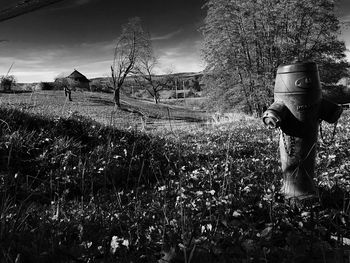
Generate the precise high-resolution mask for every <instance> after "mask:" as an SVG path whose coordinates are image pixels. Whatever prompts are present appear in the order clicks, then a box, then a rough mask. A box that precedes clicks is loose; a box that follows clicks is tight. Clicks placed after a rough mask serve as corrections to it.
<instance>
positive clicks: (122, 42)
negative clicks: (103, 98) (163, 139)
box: [111, 17, 150, 108]
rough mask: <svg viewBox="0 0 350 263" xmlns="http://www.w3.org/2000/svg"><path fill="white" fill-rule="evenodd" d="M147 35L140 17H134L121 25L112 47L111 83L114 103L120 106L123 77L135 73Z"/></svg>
mask: <svg viewBox="0 0 350 263" xmlns="http://www.w3.org/2000/svg"><path fill="white" fill-rule="evenodd" d="M148 41H150V39H149V37H147V35H146V34H145V32H144V30H143V28H142V25H141V19H140V18H139V17H134V18H131V19H129V21H128V22H127V23H126V24H124V25H123V26H122V32H121V35H120V36H119V38H118V40H117V44H116V46H115V49H114V58H113V64H112V66H111V82H112V83H111V84H112V87H113V90H114V102H115V105H116V106H117V107H118V108H120V107H121V104H120V91H121V89H122V87H123V84H124V82H125V79H126V78H127V77H128V76H130V75H133V74H135V71H136V65H137V63H138V61H139V59H140V56H141V54H142V52H143V51H142V50H143V49H145V47H147V46H148V45H149V43H148Z"/></svg>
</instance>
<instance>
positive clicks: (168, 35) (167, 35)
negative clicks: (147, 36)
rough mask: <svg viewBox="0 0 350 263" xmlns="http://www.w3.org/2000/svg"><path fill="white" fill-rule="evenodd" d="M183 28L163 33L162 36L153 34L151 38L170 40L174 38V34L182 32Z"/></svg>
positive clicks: (154, 39)
mask: <svg viewBox="0 0 350 263" xmlns="http://www.w3.org/2000/svg"><path fill="white" fill-rule="evenodd" d="M182 31H183V30H182V29H178V30H176V31H174V32H170V33H168V34H165V35H162V36H153V37H151V40H153V41H157V40H168V39H171V38H173V37H174V36H176V35H178V34H180V33H181V32H182Z"/></svg>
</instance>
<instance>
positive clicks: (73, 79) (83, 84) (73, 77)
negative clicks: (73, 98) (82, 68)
mask: <svg viewBox="0 0 350 263" xmlns="http://www.w3.org/2000/svg"><path fill="white" fill-rule="evenodd" d="M67 81H68V84H69V86H70V88H71V89H73V90H74V89H83V90H90V80H88V79H87V78H86V77H85V76H84V75H83V74H81V73H80V72H79V71H78V70H76V69H74V71H73V72H72V73H71V74H70V75H69V76H68V77H67Z"/></svg>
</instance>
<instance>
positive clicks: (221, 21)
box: [202, 0, 349, 114]
mask: <svg viewBox="0 0 350 263" xmlns="http://www.w3.org/2000/svg"><path fill="white" fill-rule="evenodd" d="M206 8H207V16H206V18H205V24H204V26H203V28H202V32H203V34H204V49H203V55H204V59H205V61H206V62H207V70H206V73H207V74H206V77H205V80H206V86H207V87H209V94H210V95H211V96H212V98H214V99H215V100H216V101H218V102H219V103H218V104H220V105H225V104H226V105H227V104H228V107H230V108H231V107H233V106H236V105H237V104H242V105H241V106H242V107H244V110H245V111H247V112H249V113H258V114H259V113H261V112H262V111H263V109H264V106H265V105H268V104H270V102H271V100H272V97H273V82H274V77H275V71H276V69H277V67H278V66H279V65H280V64H285V63H290V62H291V61H293V60H295V59H299V60H303V61H307V60H313V61H315V62H316V63H318V65H319V69H320V76H321V81H322V82H324V83H335V82H337V80H338V79H339V78H341V77H343V76H346V75H347V69H348V68H349V63H348V62H346V60H345V53H344V52H345V50H346V48H345V44H344V43H343V42H342V41H340V40H339V39H338V35H339V29H340V22H339V20H338V19H337V17H336V16H335V14H334V8H335V6H334V1H333V0H315V1H308V0H247V1H241V0H208V1H207V3H206ZM242 102H244V103H242Z"/></svg>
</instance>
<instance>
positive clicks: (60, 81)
mask: <svg viewBox="0 0 350 263" xmlns="http://www.w3.org/2000/svg"><path fill="white" fill-rule="evenodd" d="M53 86H54V89H55V90H64V89H65V88H67V87H69V86H70V85H69V82H68V80H67V78H65V77H61V76H59V77H57V78H55V81H54V82H53Z"/></svg>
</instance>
